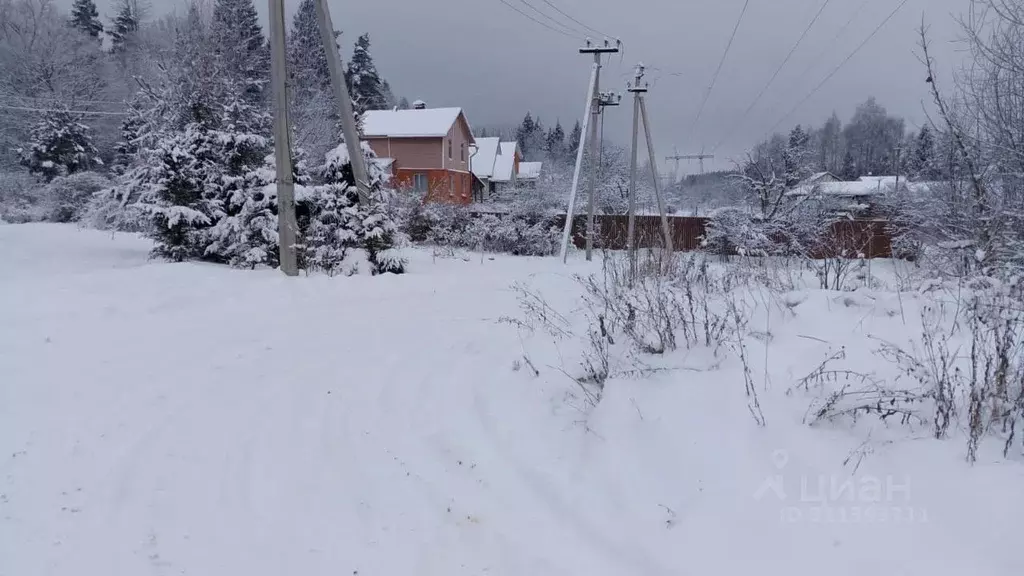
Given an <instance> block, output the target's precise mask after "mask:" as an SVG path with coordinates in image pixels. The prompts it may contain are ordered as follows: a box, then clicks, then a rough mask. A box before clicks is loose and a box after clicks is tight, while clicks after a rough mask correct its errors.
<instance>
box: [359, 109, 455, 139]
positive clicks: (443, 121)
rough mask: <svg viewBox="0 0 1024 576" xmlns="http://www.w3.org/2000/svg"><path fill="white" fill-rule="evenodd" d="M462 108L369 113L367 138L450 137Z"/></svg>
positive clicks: (365, 129)
mask: <svg viewBox="0 0 1024 576" xmlns="http://www.w3.org/2000/svg"><path fill="white" fill-rule="evenodd" d="M461 113H462V108H427V109H425V110H369V111H367V112H366V113H364V114H363V118H362V120H363V136H366V137H367V138H384V137H391V138H440V137H443V136H446V135H448V131H449V130H451V129H452V124H455V120H456V119H458V117H459V114H461Z"/></svg>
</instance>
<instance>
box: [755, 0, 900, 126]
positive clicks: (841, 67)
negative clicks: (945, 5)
mask: <svg viewBox="0 0 1024 576" xmlns="http://www.w3.org/2000/svg"><path fill="white" fill-rule="evenodd" d="M909 1H910V0H903V1H902V2H900V3H899V5H897V6H896V8H895V9H894V10H893V11H892V12H890V13H889V15H888V16H886V17H885V20H882V22H881V23H880V24H879V25H878V26H877V27H876V28H875V29H874V30H873V31H872V32H871V34H869V35H868V37H867V38H865V39H864V41H863V42H861V43H860V44H859V45H858V46H857V47H856V48H854V50H853V52H851V53H850V54H849V56H847V57H846V59H845V60H843V61H842V62H840V63H839V66H836V67H835V69H834V70H832V72H830V73H829V74H828V75H827V76H825V78H823V79H822V81H821V82H819V83H818V85H817V86H815V87H814V89H813V90H811V91H810V93H808V94H807V96H805V97H804V99H803V100H801V101H800V102H798V103H797V104H796V106H793V109H792V110H790V111H789V112H787V113H786V115H785V116H783V117H782V118H780V119H779V121H778V122H776V123H775V125H774V126H772V127H771V128H769V129H768V133H769V134H770V133H772V132H774V131H775V129H776V128H778V127H779V125H780V124H782V123H783V122H785V121H786V120H788V119H789V117H790V116H792V115H793V113H794V112H796V111H797V110H798V109H799V108H800V107H801V106H803V104H804V103H805V102H807V101H808V100H810V99H811V98H812V97H813V96H814V95H815V94H817V93H818V90H821V88H822V86H824V85H825V84H827V83H828V81H829V80H831V79H832V77H833V76H835V75H836V74H838V73H839V71H840V70H842V69H843V66H846V63H847V62H849V61H850V60H853V57H854V56H856V55H857V53H859V52H860V51H861V49H863V48H864V46H867V44H868V42H870V41H871V39H872V38H874V37H875V36H876V35H877V34H878V33H879V32H880V31H881V30H882V28H884V27H885V25H886V24H888V23H889V21H890V20H892V19H893V17H894V16H896V13H897V12H899V11H900V10H901V9H902V8H903V7H904V6H906V5H907V2H909Z"/></svg>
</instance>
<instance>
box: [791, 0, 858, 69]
mask: <svg viewBox="0 0 1024 576" xmlns="http://www.w3.org/2000/svg"><path fill="white" fill-rule="evenodd" d="M869 2H871V0H863V1H862V2H861V3H860V6H857V9H856V10H854V12H853V15H852V16H850V18H849V19H848V20H847V21H846V24H843V26H842V27H841V28H840V29H839V31H838V32H836V35H835V36H834V37H833V41H832V44H831V45H829V47H828V48H826V49H824V50H821V51H820V52H818V56H817V58H815V59H814V60H812V61H811V63H810V64H809V65H808V66H807V68H804V70H803V72H801V73H800V74H799V75H798V76H797V78H798V79H803V78H804V77H805V76H807V74H809V73H810V72H811V70H812V69H814V68H815V67H816V66H817V65H818V64H819V63H820V62H821V61H822V60H823V59H824V58H825V56H827V55H828V53H829V49H830V48H834V47H835V46H836V45H837V44H838V42H837V41H838V40H839V38H841V37H842V36H843V33H845V32H846V30H847V29H849V27H850V25H851V24H853V21H854V20H856V19H857V16H860V14H861V12H863V10H864V7H865V6H867V5H868V3H869Z"/></svg>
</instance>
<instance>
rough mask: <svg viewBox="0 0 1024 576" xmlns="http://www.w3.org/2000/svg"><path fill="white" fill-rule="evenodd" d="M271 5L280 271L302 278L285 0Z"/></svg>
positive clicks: (276, 0) (273, 1)
mask: <svg viewBox="0 0 1024 576" xmlns="http://www.w3.org/2000/svg"><path fill="white" fill-rule="evenodd" d="M269 1H270V51H271V63H270V66H271V70H270V71H271V81H272V82H273V88H274V89H273V93H274V153H275V159H276V166H275V167H276V173H277V230H278V245H279V250H280V261H281V271H282V272H284V273H285V274H286V275H288V276H298V275H299V261H298V255H297V254H296V247H295V244H296V238H297V236H298V223H297V221H296V218H295V175H294V174H293V172H292V142H291V122H290V121H289V119H288V83H287V77H288V73H287V69H286V67H287V64H286V58H285V27H284V0H269Z"/></svg>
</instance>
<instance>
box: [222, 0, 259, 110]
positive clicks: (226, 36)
mask: <svg viewBox="0 0 1024 576" xmlns="http://www.w3.org/2000/svg"><path fill="white" fill-rule="evenodd" d="M210 37H211V40H212V44H213V47H214V51H215V53H216V55H217V57H218V61H219V65H220V66H222V67H223V69H224V73H225V75H226V76H228V77H230V78H234V79H239V80H241V81H244V82H245V83H246V86H245V96H246V99H248V100H250V101H253V102H255V101H261V100H264V99H265V98H264V95H263V86H264V85H265V84H266V83H267V82H268V81H269V80H270V46H269V44H267V41H266V39H265V38H264V37H263V28H262V26H260V22H259V15H258V14H257V12H256V7H255V6H253V2H252V0H216V3H215V4H214V6H213V23H212V25H211V28H210Z"/></svg>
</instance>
